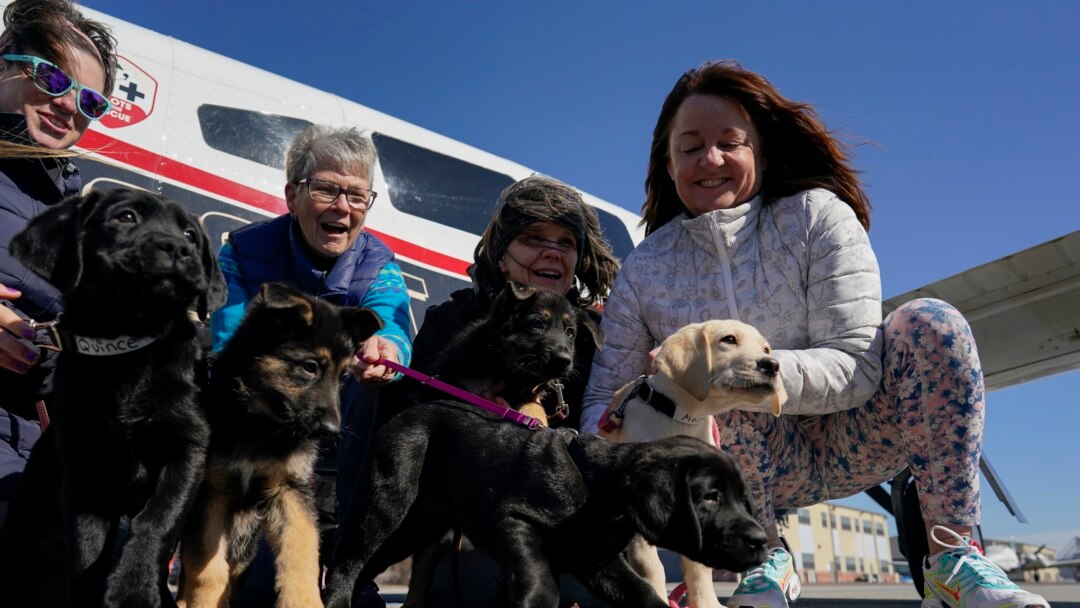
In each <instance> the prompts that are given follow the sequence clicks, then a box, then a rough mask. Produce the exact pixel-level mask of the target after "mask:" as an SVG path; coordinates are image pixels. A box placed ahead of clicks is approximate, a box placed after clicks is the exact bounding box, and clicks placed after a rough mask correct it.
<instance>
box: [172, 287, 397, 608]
mask: <svg viewBox="0 0 1080 608" xmlns="http://www.w3.org/2000/svg"><path fill="white" fill-rule="evenodd" d="M380 327H382V321H380V320H379V317H378V315H376V314H375V313H374V312H372V311H371V310H368V309H366V308H342V307H338V306H334V305H333V304H330V303H327V302H324V301H322V300H318V299H315V298H313V297H311V296H308V295H306V294H304V293H302V292H299V291H297V290H296V289H294V288H291V287H288V286H285V285H282V284H278V283H268V284H266V285H263V287H262V289H261V290H260V292H259V294H258V295H257V296H256V297H255V298H254V299H253V300H252V301H251V303H250V304H249V305H248V308H247V311H246V313H245V315H244V319H243V321H242V322H241V324H240V327H239V328H237V330H236V333H235V334H234V335H233V337H232V338H231V339H230V340H229V342H228V343H227V344H226V345H225V349H224V350H223V351H222V352H221V353H220V355H219V356H218V358H217V360H216V361H215V362H214V364H213V367H212V369H211V375H210V382H209V386H208V388H207V390H206V392H205V394H204V395H203V403H204V404H205V405H206V410H207V413H208V415H209V417H210V424H211V428H212V430H213V436H212V440H211V444H210V457H209V462H208V466H207V475H206V479H205V481H204V482H203V484H202V487H201V488H200V490H199V494H198V498H197V499H196V502H195V506H194V508H193V509H192V511H191V514H190V515H189V517H188V521H187V524H186V525H185V527H184V532H183V536H182V541H181V544H180V549H181V554H180V556H181V562H182V564H183V582H182V584H181V588H180V593H179V596H178V600H179V603H180V605H181V606H193V607H195V606H214V607H216V606H226V605H228V598H229V593H230V589H229V588H230V586H231V584H232V582H233V581H234V580H235V579H236V577H238V576H239V575H241V574H242V573H243V572H244V571H245V570H246V569H247V566H248V565H249V564H250V562H251V560H252V558H253V557H254V553H255V547H256V541H257V540H258V536H259V534H260V533H265V535H266V538H267V540H268V541H269V543H270V546H271V548H272V549H273V550H274V554H275V555H276V560H275V562H276V577H277V578H276V584H275V588H276V590H277V594H278V605H279V606H318V605H320V602H319V533H318V529H317V527H316V517H315V507H314V496H313V495H312V488H311V480H312V478H313V473H312V470H313V467H314V465H315V459H316V456H317V449H318V444H319V441H320V439H322V438H325V437H331V436H335V435H336V434H337V433H338V431H339V429H340V426H341V413H340V403H339V399H340V398H339V391H338V388H339V383H340V381H341V377H342V376H343V374H344V373H345V371H346V367H347V365H348V363H349V361H350V360H351V359H352V356H353V353H355V352H356V351H357V349H358V348H359V347H360V344H361V343H362V342H363V341H364V340H366V339H367V338H368V337H370V336H371V335H372V334H373V333H375V331H376V330H378V329H379V328H380Z"/></svg>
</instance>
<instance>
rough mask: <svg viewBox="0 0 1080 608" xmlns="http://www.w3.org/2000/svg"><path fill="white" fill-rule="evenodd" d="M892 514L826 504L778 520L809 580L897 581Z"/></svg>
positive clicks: (798, 567) (801, 571)
mask: <svg viewBox="0 0 1080 608" xmlns="http://www.w3.org/2000/svg"><path fill="white" fill-rule="evenodd" d="M887 520H888V516H886V515H884V514H882V513H875V512H873V511H863V510H862V509H855V508H852V507H847V506H842V505H837V504H832V503H828V502H826V503H821V504H818V505H814V506H811V507H806V508H804V509H798V510H796V511H791V512H788V513H787V514H786V515H784V516H783V517H782V518H780V520H779V522H778V523H779V524H780V528H781V533H782V534H783V535H784V538H785V539H787V542H788V545H789V546H790V547H791V554H792V556H794V558H795V570H796V571H797V572H798V573H799V576H801V577H802V580H803V581H804V582H806V583H811V584H812V583H851V582H882V583H896V582H899V581H900V577H899V576H898V574H897V572H896V568H895V567H894V566H893V550H892V546H891V544H890V543H889V534H888V525H887Z"/></svg>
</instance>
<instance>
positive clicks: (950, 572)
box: [922, 526, 1050, 608]
mask: <svg viewBox="0 0 1080 608" xmlns="http://www.w3.org/2000/svg"><path fill="white" fill-rule="evenodd" d="M938 532H942V533H944V534H945V535H946V536H947V537H951V538H950V539H949V540H953V541H955V542H952V543H946V542H942V541H941V539H939V538H938V536H937V535H938ZM930 535H931V537H932V538H933V539H934V542H936V543H937V544H939V545H941V546H943V547H948V548H949V550H948V551H945V552H944V553H941V554H939V555H938V556H937V557H935V558H934V560H933V563H931V561H930V558H929V557H927V558H926V559H925V560H924V561H923V577H925V582H924V583H923V597H924V598H926V599H924V600H923V602H922V608H946V607H947V608H1050V604H1049V603H1047V601H1046V600H1044V599H1043V598H1042V596H1041V595H1038V594H1035V593H1029V592H1027V591H1024V590H1023V589H1021V588H1020V587H1017V586H1016V583H1014V582H1012V581H1010V580H1009V577H1008V576H1006V574H1005V572H1003V571H1002V570H1001V568H999V567H998V566H997V564H995V563H994V562H992V561H990V560H988V559H986V556H984V555H983V552H982V548H981V547H979V545H978V544H977V543H975V542H973V541H972V540H971V539H970V538H968V537H966V536H961V535H959V534H957V533H956V532H954V531H952V530H950V529H948V528H946V527H944V526H934V527H933V528H931V529H930Z"/></svg>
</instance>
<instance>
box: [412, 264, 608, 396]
mask: <svg viewBox="0 0 1080 608" xmlns="http://www.w3.org/2000/svg"><path fill="white" fill-rule="evenodd" d="M602 344H603V338H602V335H601V333H600V328H599V327H597V325H596V322H595V321H593V319H592V317H590V316H589V314H588V313H586V312H585V311H584V310H582V309H580V308H577V307H574V306H571V304H570V302H569V301H568V300H567V299H566V298H565V297H563V296H560V295H558V294H556V293H555V292H552V291H548V290H546V289H537V288H535V287H530V286H526V285H521V284H518V283H507V284H506V287H504V288H503V290H502V291H501V292H500V293H499V295H498V296H497V297H496V298H495V302H494V303H493V305H492V309H491V313H490V314H488V315H486V316H484V317H482V318H481V319H479V320H477V321H474V322H473V323H470V324H469V325H468V326H466V327H465V328H464V329H463V330H462V331H461V333H460V334H458V336H457V337H456V338H455V339H454V340H453V341H452V342H451V343H450V344H449V345H447V347H446V349H445V350H444V351H443V352H442V353H441V354H440V356H439V361H438V363H437V364H436V369H437V371H438V376H439V378H440V379H442V380H444V381H446V382H448V383H450V384H453V385H455V386H459V387H461V388H463V389H465V390H467V391H469V392H470V393H475V394H478V395H482V396H486V397H488V398H492V397H496V396H497V397H501V398H503V399H504V400H506V402H507V403H508V404H510V406H511V407H514V406H517V405H519V404H521V403H524V402H528V401H532V400H534V399H535V398H537V397H540V398H542V399H543V400H544V401H545V402H548V401H551V399H549V398H548V396H549V393H550V392H551V388H550V383H551V381H552V380H556V379H565V378H567V377H568V376H569V375H570V374H571V373H573V372H574V371H575V370H574V359H575V358H574V355H575V351H576V350H577V349H581V348H589V349H592V348H594V347H596V348H599V347H600V346H601V345H602ZM585 371H586V372H587V371H588V370H585ZM440 395H441V394H440ZM440 395H434V394H429V395H428V397H429V398H430V399H438V398H439V396H440ZM572 407H575V408H580V407H581V404H579V403H575V404H572ZM553 413H554V412H552V411H549V412H548V414H553Z"/></svg>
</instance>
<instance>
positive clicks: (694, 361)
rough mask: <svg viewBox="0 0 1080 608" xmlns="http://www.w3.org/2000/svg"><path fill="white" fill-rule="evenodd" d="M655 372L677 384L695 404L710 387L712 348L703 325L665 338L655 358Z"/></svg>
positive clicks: (681, 330)
mask: <svg viewBox="0 0 1080 608" xmlns="http://www.w3.org/2000/svg"><path fill="white" fill-rule="evenodd" d="M656 371H657V372H658V373H661V374H663V375H665V376H667V377H668V378H670V379H671V380H672V382H674V383H675V384H678V385H679V386H681V387H682V388H683V390H685V391H686V392H688V393H690V395H692V396H693V397H694V399H697V400H698V401H704V399H705V397H707V396H708V395H709V388H710V387H711V386H712V376H713V372H712V348H711V347H710V345H709V336H708V332H706V331H705V328H704V327H703V326H702V325H700V324H699V325H691V326H687V327H684V328H683V329H680V330H679V331H677V332H675V333H674V334H671V335H670V336H668V338H667V339H666V340H664V341H663V342H662V343H661V346H660V352H659V353H657V355H656Z"/></svg>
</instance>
